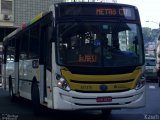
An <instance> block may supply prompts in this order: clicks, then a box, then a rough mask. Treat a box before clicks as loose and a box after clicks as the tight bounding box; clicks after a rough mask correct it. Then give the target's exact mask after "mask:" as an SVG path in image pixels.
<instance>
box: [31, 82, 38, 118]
mask: <svg viewBox="0 0 160 120" xmlns="http://www.w3.org/2000/svg"><path fill="white" fill-rule="evenodd" d="M31 99H32V105H33V111H34V114H35V115H39V114H40V95H39V89H38V84H37V82H36V81H34V82H33V83H32V89H31Z"/></svg>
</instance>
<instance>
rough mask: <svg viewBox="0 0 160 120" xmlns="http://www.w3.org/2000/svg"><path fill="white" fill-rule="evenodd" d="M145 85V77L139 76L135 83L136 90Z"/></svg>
mask: <svg viewBox="0 0 160 120" xmlns="http://www.w3.org/2000/svg"><path fill="white" fill-rule="evenodd" d="M144 85H145V77H144V76H141V77H140V79H139V80H138V81H137V83H136V88H135V89H136V90H138V89H140V88H142V87H143V86H144Z"/></svg>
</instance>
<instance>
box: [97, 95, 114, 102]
mask: <svg viewBox="0 0 160 120" xmlns="http://www.w3.org/2000/svg"><path fill="white" fill-rule="evenodd" d="M96 102H112V97H110V96H108V97H97V98H96Z"/></svg>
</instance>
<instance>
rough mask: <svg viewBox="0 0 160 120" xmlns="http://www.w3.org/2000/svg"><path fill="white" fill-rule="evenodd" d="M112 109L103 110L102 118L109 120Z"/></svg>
mask: <svg viewBox="0 0 160 120" xmlns="http://www.w3.org/2000/svg"><path fill="white" fill-rule="evenodd" d="M111 112H112V109H102V118H103V119H108V118H109V117H110V115H111Z"/></svg>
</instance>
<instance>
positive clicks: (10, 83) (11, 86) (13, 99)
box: [9, 76, 16, 102]
mask: <svg viewBox="0 0 160 120" xmlns="http://www.w3.org/2000/svg"><path fill="white" fill-rule="evenodd" d="M9 94H10V97H11V101H12V102H15V101H16V96H15V94H14V93H13V84H12V77H11V76H9Z"/></svg>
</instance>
